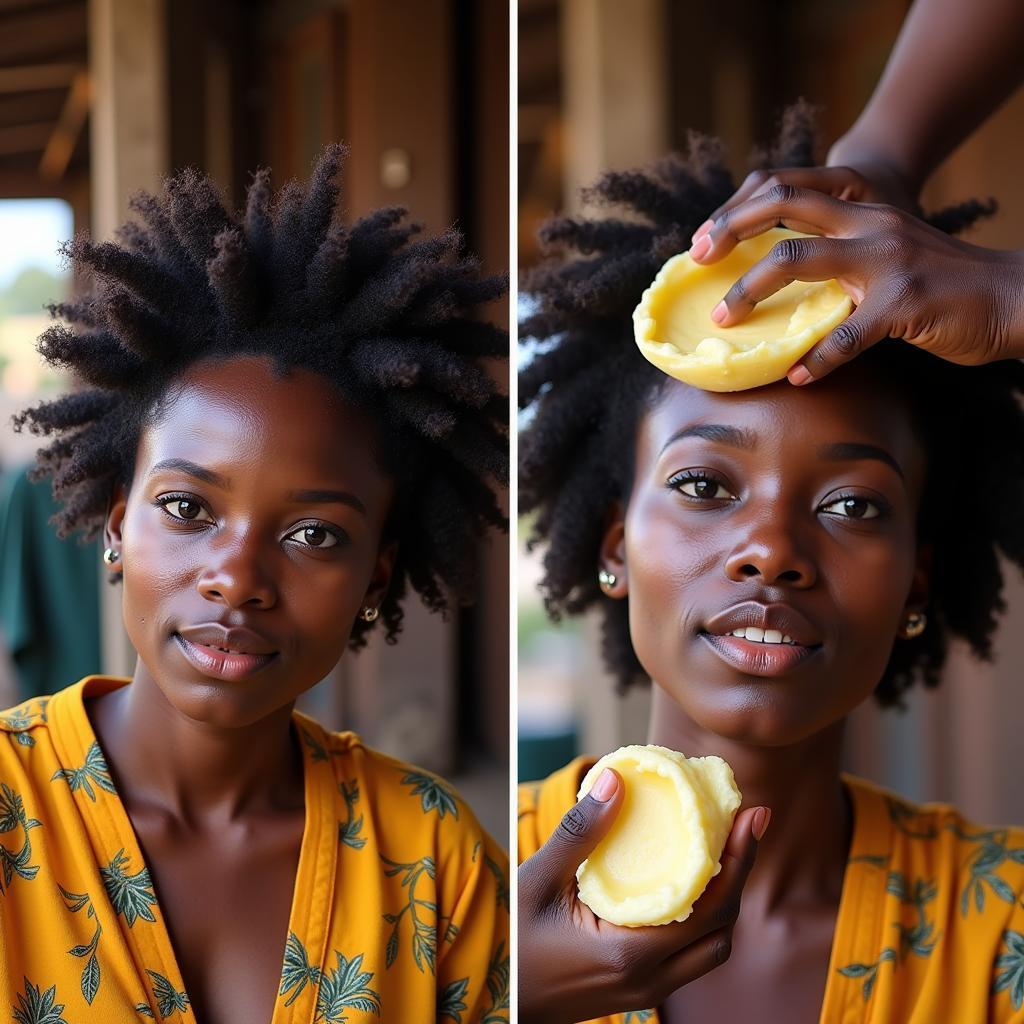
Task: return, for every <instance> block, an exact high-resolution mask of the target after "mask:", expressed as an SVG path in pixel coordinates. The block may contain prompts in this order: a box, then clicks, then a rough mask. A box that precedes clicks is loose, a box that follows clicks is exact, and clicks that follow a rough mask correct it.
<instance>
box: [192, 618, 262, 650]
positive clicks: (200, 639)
mask: <svg viewBox="0 0 1024 1024" xmlns="http://www.w3.org/2000/svg"><path fill="white" fill-rule="evenodd" d="M178 636H181V637H184V638H185V639H186V640H188V641H190V642H191V643H193V644H202V645H203V646H204V647H217V648H220V649H221V650H223V651H226V652H229V653H231V654H276V653H277V652H276V650H275V648H274V646H273V645H272V644H271V643H270V641H269V640H267V639H266V638H265V637H262V636H260V634H259V633H255V632H253V630H251V629H245V628H244V627H242V626H233V627H231V628H230V629H229V628H228V627H227V626H221V625H219V624H218V623H215V622H207V623H203V624H201V625H198V626H185V627H184V628H182V629H179V630H178Z"/></svg>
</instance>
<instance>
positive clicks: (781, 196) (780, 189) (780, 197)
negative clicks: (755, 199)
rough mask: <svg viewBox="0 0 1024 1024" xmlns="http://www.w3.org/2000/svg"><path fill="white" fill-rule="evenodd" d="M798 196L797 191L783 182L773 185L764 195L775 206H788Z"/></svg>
mask: <svg viewBox="0 0 1024 1024" xmlns="http://www.w3.org/2000/svg"><path fill="white" fill-rule="evenodd" d="M798 194H799V189H797V188H795V187H794V186H793V185H787V184H786V183H785V182H782V181H780V182H779V183H778V184H777V185H773V186H772V187H771V188H770V189H769V190H768V192H767V193H766V196H767V199H768V201H769V202H770V203H772V204H773V205H776V206H788V205H789V204H790V203H792V202H794V201H795V200H796V197H797V195H798Z"/></svg>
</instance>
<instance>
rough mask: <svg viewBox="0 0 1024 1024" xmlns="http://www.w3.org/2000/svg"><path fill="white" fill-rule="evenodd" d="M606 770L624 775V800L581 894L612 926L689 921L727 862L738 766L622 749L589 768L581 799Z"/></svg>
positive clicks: (661, 750) (584, 868) (581, 871)
mask: <svg viewBox="0 0 1024 1024" xmlns="http://www.w3.org/2000/svg"><path fill="white" fill-rule="evenodd" d="M605 768H614V769H615V770H616V771H617V772H618V773H619V776H620V777H621V778H622V781H623V785H624V787H625V797H624V799H623V804H622V807H621V809H620V811H619V815H618V817H617V818H616V819H615V823H614V824H613V825H612V827H611V831H609V833H608V835H606V836H605V837H604V839H602V840H601V842H600V843H599V844H598V845H597V847H596V848H595V849H594V851H593V853H591V855H590V856H589V857H588V858H587V859H586V860H585V861H584V862H583V863H582V864H581V865H580V866H579V868H578V869H577V871H576V880H577V882H578V883H579V895H580V899H581V900H582V901H583V902H584V903H585V904H586V905H587V906H588V907H590V909H591V910H592V911H593V912H594V913H595V914H597V916H598V917H601V918H603V919H604V920H605V921H610V922H611V923H612V924H621V925H630V926H633V927H637V926H640V925H648V924H668V923H669V921H685V920H686V918H688V917H689V916H690V911H691V910H692V909H693V905H694V903H695V902H696V901H697V899H698V898H699V896H700V894H701V893H702V892H704V889H705V888H706V886H707V884H708V882H710V881H711V879H712V878H714V876H715V875H717V874H718V872H719V871H720V870H721V867H722V865H721V857H722V851H723V850H724V849H725V841H726V839H727V838H728V836H729V832H730V831H731V829H732V823H733V819H734V818H735V817H736V812H737V810H738V809H739V806H740V799H741V798H740V792H739V790H738V789H737V788H736V781H735V779H734V778H733V774H732V769H731V768H730V767H729V765H728V764H726V762H725V761H723V760H722V759H721V758H720V757H689V758H688V757H685V756H684V755H683V754H680V753H678V752H677V751H675V750H669V749H668V748H667V747H658V746H630V747H620V748H619V749H618V750H615V751H613V752H612V753H610V754H606V755H605V756H604V757H602V758H601V760H600V761H598V762H597V764H595V765H594V767H593V768H591V769H590V771H589V772H587V774H586V777H585V778H584V779H583V782H582V784H581V785H580V792H579V796H580V797H583V796H584V794H586V793H587V792H589V791H590V788H591V786H593V785H594V783H595V782H596V781H597V778H598V776H599V775H600V774H601V772H603V771H604V769H605Z"/></svg>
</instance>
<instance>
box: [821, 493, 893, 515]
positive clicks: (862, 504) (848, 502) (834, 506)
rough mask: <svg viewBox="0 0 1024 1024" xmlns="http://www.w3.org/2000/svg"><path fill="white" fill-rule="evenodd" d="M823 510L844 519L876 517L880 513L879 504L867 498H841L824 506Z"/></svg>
mask: <svg viewBox="0 0 1024 1024" xmlns="http://www.w3.org/2000/svg"><path fill="white" fill-rule="evenodd" d="M822 511H823V512H831V513H833V514H834V515H838V516H840V517H841V518H843V519H876V518H877V517H878V515H879V510H878V506H877V505H876V504H875V503H874V502H873V501H868V499H867V498H855V497H849V498H840V499H839V500H838V501H833V502H830V503H829V504H828V505H824V506H823V507H822Z"/></svg>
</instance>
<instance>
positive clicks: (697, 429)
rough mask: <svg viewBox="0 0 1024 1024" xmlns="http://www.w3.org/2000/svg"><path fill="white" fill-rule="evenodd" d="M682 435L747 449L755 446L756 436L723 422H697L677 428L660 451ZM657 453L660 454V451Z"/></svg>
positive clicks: (682, 436) (679, 439)
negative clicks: (690, 425)
mask: <svg viewBox="0 0 1024 1024" xmlns="http://www.w3.org/2000/svg"><path fill="white" fill-rule="evenodd" d="M684 437H701V438H703V439H704V440H705V441H714V442H715V443H716V444H727V445H729V446H730V447H731V448H744V449H746V450H748V451H749V450H751V449H753V448H756V447H757V437H756V435H755V434H753V433H751V431H749V430H742V429H740V428H739V427H730V426H727V425H726V424H724V423H698V424H695V425H694V426H692V427H683V429H682V430H677V431H676V432H675V433H674V434H673V435H672V436H671V437H670V438H669V439H668V440H667V441H666V442H665V443H664V444H663V445H662V446H661V451H662V452H663V451H664V450H665V449H666V448H668V446H669V445H671V444H675V443H676V441H681V440H682V439H683V438H684ZM658 454H659V455H660V454H661V452H659V453H658Z"/></svg>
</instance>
